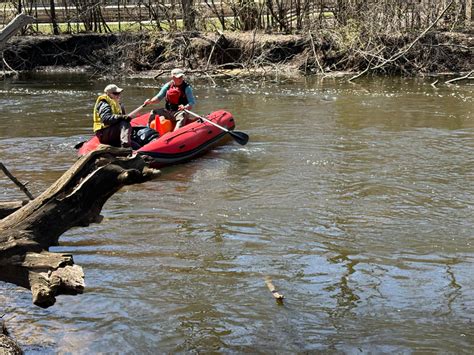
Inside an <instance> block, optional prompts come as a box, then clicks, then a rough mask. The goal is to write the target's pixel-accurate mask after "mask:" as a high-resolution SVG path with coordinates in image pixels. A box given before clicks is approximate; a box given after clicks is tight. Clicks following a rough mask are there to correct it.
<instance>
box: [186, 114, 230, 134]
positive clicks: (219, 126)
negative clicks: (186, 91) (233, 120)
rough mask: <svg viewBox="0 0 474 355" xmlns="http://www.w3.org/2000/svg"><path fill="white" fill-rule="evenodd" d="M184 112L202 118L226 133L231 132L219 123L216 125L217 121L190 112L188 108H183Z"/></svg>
mask: <svg viewBox="0 0 474 355" xmlns="http://www.w3.org/2000/svg"><path fill="white" fill-rule="evenodd" d="M184 112H187V113H189V114H191V115H193V116H194V117H197V118H200V119H201V120H204V121H206V122H208V123H210V124H212V125H214V126H216V127H218V128H220V129H222V130H223V131H224V132H227V133H231V132H232V131H231V130H229V129H227V128H225V127H222V126H221V125H218V124H217V123H215V122H212V121H211V120H208V119H207V118H206V117H202V116H199V115H198V114H196V113H194V112H191V111H189V110H184Z"/></svg>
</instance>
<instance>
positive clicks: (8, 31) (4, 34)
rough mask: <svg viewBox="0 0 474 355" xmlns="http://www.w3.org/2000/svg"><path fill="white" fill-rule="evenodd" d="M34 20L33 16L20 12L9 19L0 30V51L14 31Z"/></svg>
mask: <svg viewBox="0 0 474 355" xmlns="http://www.w3.org/2000/svg"><path fill="white" fill-rule="evenodd" d="M34 20H35V18H34V17H31V16H27V15H25V14H20V15H18V16H16V17H15V18H14V19H13V20H11V21H10V23H9V24H8V25H6V26H5V27H4V28H3V29H2V30H1V31H0V51H1V50H3V48H4V47H5V45H6V43H7V41H8V40H9V39H10V38H11V37H13V36H14V35H15V33H16V32H18V31H19V30H20V29H21V28H22V27H23V26H26V25H27V24H29V23H32V22H33V21H34Z"/></svg>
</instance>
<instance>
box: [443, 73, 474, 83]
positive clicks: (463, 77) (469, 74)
mask: <svg viewBox="0 0 474 355" xmlns="http://www.w3.org/2000/svg"><path fill="white" fill-rule="evenodd" d="M472 73H474V70H471V71H470V72H469V73H467V74H466V75H464V76H461V77H459V78H454V79H451V80H448V81H446V82H445V84H451V83H454V82H455V81H460V80H465V79H472V78H471V77H470V76H471V75H472Z"/></svg>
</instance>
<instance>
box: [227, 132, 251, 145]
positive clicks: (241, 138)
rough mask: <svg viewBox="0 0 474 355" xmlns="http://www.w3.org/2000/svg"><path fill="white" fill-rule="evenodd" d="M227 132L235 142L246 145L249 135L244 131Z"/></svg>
mask: <svg viewBox="0 0 474 355" xmlns="http://www.w3.org/2000/svg"><path fill="white" fill-rule="evenodd" d="M229 134H230V135H231V136H232V137H233V138H234V139H235V141H236V142H237V143H239V144H240V145H246V144H247V142H248V141H249V136H248V135H247V134H245V133H244V132H235V131H229Z"/></svg>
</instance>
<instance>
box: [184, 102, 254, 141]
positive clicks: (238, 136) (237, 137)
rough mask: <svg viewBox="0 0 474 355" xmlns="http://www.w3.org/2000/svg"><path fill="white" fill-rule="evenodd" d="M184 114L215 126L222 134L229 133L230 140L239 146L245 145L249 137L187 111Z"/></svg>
mask: <svg viewBox="0 0 474 355" xmlns="http://www.w3.org/2000/svg"><path fill="white" fill-rule="evenodd" d="M184 112H187V113H189V114H191V115H193V116H194V117H197V118H200V119H201V120H203V121H206V122H207V123H210V124H212V125H214V126H216V127H217V128H220V129H222V130H223V131H224V132H227V133H229V134H230V135H231V136H232V138H234V139H235V141H236V142H237V143H239V144H241V145H246V144H247V142H248V141H249V136H248V135H247V134H245V133H244V132H235V131H231V130H230V129H227V128H225V127H222V126H220V125H218V124H217V123H214V122H212V121H211V120H208V119H207V118H205V117H202V116H199V115H198V114H196V113H194V112H191V111H189V110H184Z"/></svg>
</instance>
